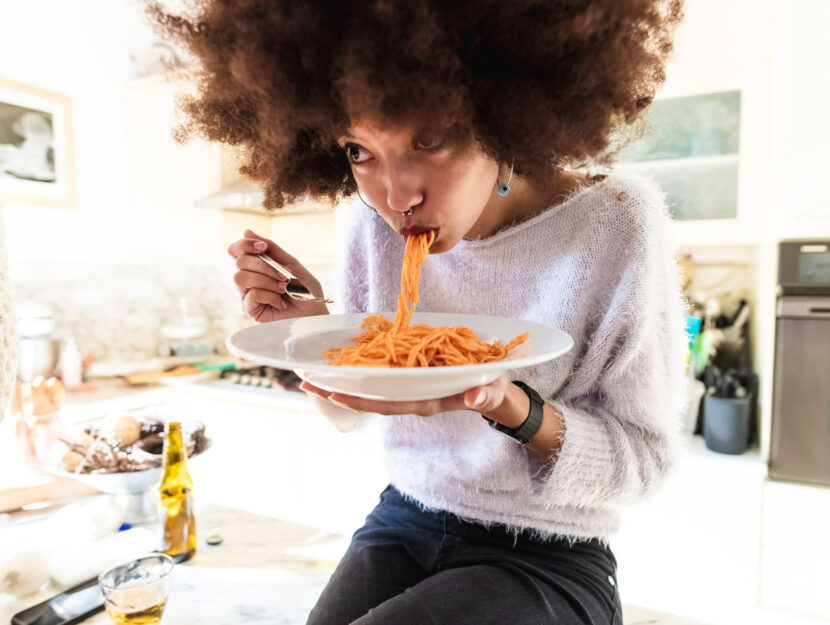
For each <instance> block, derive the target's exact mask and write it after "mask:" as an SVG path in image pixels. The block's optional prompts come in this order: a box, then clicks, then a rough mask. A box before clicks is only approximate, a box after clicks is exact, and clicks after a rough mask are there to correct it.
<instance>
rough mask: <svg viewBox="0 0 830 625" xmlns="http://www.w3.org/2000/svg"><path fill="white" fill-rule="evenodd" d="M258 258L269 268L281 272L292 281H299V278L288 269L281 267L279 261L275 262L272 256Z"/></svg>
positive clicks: (258, 256) (261, 255)
mask: <svg viewBox="0 0 830 625" xmlns="http://www.w3.org/2000/svg"><path fill="white" fill-rule="evenodd" d="M256 257H257V258H259V259H260V260H262V261H264V262H265V264H266V265H268V266H269V267H271V268H273V269H276V270H277V271H279V272H280V273H281V274H282V275H284V276H286V277H287V278H288V279H289V280H290V279H294V280H298V278H297V276H295V275H294V274H293V273H291V272H290V271H289V270H288V268H287V267H283V266H282V265H280V264H279V263H278V262H277V261H275V260H274V259H273V258H271V257H270V256H266V255H265V254H257V255H256Z"/></svg>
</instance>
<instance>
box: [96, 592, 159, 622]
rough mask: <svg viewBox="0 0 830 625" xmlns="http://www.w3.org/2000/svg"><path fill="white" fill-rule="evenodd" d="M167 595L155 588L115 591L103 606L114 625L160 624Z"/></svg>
mask: <svg viewBox="0 0 830 625" xmlns="http://www.w3.org/2000/svg"><path fill="white" fill-rule="evenodd" d="M166 603H167V593H166V592H162V590H161V589H160V588H158V587H156V586H150V587H145V588H125V589H123V590H115V591H113V592H112V593H111V594H110V596H108V597H107V601H106V603H105V606H106V608H107V614H108V615H109V617H110V620H111V621H112V622H113V623H115V625H155V624H156V623H160V622H161V615H162V613H164V606H165V604H166Z"/></svg>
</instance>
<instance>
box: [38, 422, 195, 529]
mask: <svg viewBox="0 0 830 625" xmlns="http://www.w3.org/2000/svg"><path fill="white" fill-rule="evenodd" d="M164 428H165V421H164V420H162V419H160V418H158V417H155V416H152V417H142V416H135V415H124V416H121V417H118V418H111V419H105V420H102V421H101V422H100V423H98V422H96V423H95V424H94V425H88V426H86V427H85V428H84V429H83V430H81V431H79V432H77V433H75V434H74V435H73V436H72V437H71V438H67V439H61V440H60V441H58V443H56V445H55V447H54V448H53V453H52V454H51V460H52V461H51V462H50V471H51V472H52V473H55V474H57V475H62V476H66V477H71V478H73V479H75V480H78V481H79V482H82V483H84V484H86V485H87V486H90V487H92V488H94V489H96V490H100V491H102V492H105V493H112V494H114V495H116V498H117V499H118V502H119V503H120V504H121V505H122V506H123V507H124V508H125V510H126V518H125V521H126V522H128V523H139V522H143V521H148V520H152V519H154V518H155V517H156V514H157V509H158V493H157V492H156V488H157V487H158V485H159V483H160V482H161V478H162V468H161V467H162V464H163V460H164V455H163V450H164ZM182 430H183V434H184V440H185V445H186V446H187V455H188V458H192V457H196V456H198V455H200V454H201V453H203V452H204V451H206V450H207V449H209V448H210V446H211V440H210V439H209V438H207V437H206V436H205V426H204V424H203V423H200V422H198V421H190V422H185V423H183V424H182Z"/></svg>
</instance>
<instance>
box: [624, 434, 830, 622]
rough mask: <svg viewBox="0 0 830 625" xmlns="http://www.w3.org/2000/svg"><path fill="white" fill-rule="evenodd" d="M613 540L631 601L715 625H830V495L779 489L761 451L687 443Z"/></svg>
mask: <svg viewBox="0 0 830 625" xmlns="http://www.w3.org/2000/svg"><path fill="white" fill-rule="evenodd" d="M622 518H623V522H622V527H621V529H620V531H619V532H618V533H617V534H616V535H614V536H612V538H611V548H612V549H613V551H614V553H615V555H616V557H617V561H618V565H619V572H618V577H619V584H620V592H621V594H622V596H623V600H624V601H625V602H627V603H632V604H635V605H645V606H649V607H650V608H654V609H657V610H664V611H667V612H673V613H675V614H678V615H681V616H684V617H687V618H692V619H697V620H700V621H702V622H706V623H710V624H711V625H736V624H744V623H746V624H752V625H779V624H781V623H787V625H819V624H823V623H827V619H830V600H828V598H827V593H826V588H827V587H828V585H830V569H828V567H827V562H828V561H830V534H828V532H827V529H826V528H827V526H828V521H830V488H822V487H815V486H805V485H799V484H790V483H783V482H773V481H770V480H768V479H767V477H766V462H765V461H764V460H763V458H762V456H761V455H760V454H759V453H758V451H757V449H756V450H750V451H749V452H747V453H745V454H742V455H738V456H729V455H724V454H715V453H713V452H710V451H707V450H706V449H705V447H704V444H703V441H702V438H701V437H694V438H693V439H691V440H689V441H687V443H686V445H685V449H684V450H683V452H682V453H681V455H680V457H679V461H678V466H677V468H676V470H675V472H674V474H673V475H672V477H671V478H670V479H669V481H668V482H667V483H666V484H665V485H664V487H663V488H662V489H661V490H660V491H659V492H658V493H656V494H655V495H654V496H653V497H652V498H650V499H648V500H646V501H644V502H642V503H640V504H637V505H634V506H631V507H628V508H625V509H624V511H623V517H622Z"/></svg>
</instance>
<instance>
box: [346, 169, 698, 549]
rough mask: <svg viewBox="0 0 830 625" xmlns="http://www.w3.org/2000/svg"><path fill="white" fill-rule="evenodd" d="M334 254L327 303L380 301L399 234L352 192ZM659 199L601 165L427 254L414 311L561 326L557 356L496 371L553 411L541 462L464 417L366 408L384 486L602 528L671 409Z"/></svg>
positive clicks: (667, 265)
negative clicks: (561, 197) (560, 432)
mask: <svg viewBox="0 0 830 625" xmlns="http://www.w3.org/2000/svg"><path fill="white" fill-rule="evenodd" d="M345 210H348V211H349V213H348V215H347V219H346V223H347V224H348V227H347V228H346V233H345V239H344V240H343V241H342V243H345V245H343V246H342V247H341V250H340V253H339V255H340V258H339V262H338V263H337V267H338V271H339V272H340V273H339V275H338V276H337V278H338V279H337V286H338V289H339V292H338V293H337V300H336V301H337V302H338V303H339V307H338V308H339V310H338V312H366V313H369V312H376V311H381V310H395V309H396V298H397V296H398V290H399V286H400V284H399V281H400V271H401V264H402V262H403V253H404V239H403V238H402V237H401V236H400V235H399V234H398V233H397V232H395V231H394V230H393V229H392V228H390V227H389V226H388V225H387V224H386V223H385V222H384V221H383V220H382V219H381V218H380V217H378V216H377V215H375V214H374V213H373V212H372V211H371V210H369V209H368V208H366V207H365V206H363V205H362V204H361V203H360V202H359V201H358V202H356V203H353V204H350V205H349V206H348V207H345ZM671 239H672V237H671V223H670V219H669V216H668V213H667V210H666V205H665V201H664V197H663V194H662V193H661V191H659V189H658V188H657V187H656V185H655V184H654V183H653V182H651V181H650V180H648V179H645V178H642V177H640V176H637V175H634V174H631V173H613V174H612V175H610V176H609V177H607V178H606V179H605V180H603V181H602V182H600V183H597V184H595V185H593V186H591V187H586V188H583V189H580V190H579V191H577V192H575V193H574V194H572V195H571V196H570V197H569V198H567V199H566V200H565V201H564V202H563V203H561V204H558V205H556V206H554V207H552V208H550V209H548V210H546V211H545V212H543V213H541V214H539V215H537V216H535V217H533V218H532V219H530V220H528V221H524V222H521V223H519V224H515V225H512V226H510V227H508V228H506V229H503V230H501V231H499V232H497V233H496V234H495V235H493V236H490V237H488V238H486V239H477V240H462V241H461V242H460V243H459V244H458V245H457V246H456V247H455V248H453V249H452V250H450V251H448V252H445V253H443V254H434V255H430V256H429V257H427V259H426V261H425V262H424V264H423V267H422V270H421V282H420V292H421V302H420V304H419V305H418V310H420V311H434V312H448V313H477V314H484V315H495V316H501V317H513V318H518V319H527V320H532V321H536V322H540V323H544V324H548V325H551V326H555V327H558V328H562V329H563V330H565V331H566V332H568V333H569V334H570V335H571V336H572V337H573V339H574V348H573V349H572V350H571V351H570V352H569V353H567V354H565V355H564V356H562V357H560V358H557V359H555V360H553V361H551V362H548V363H544V364H541V365H537V366H532V367H526V368H522V369H516V370H513V371H511V372H510V374H509V375H510V377H511V379H521V380H524V381H525V382H527V383H528V384H530V385H531V386H532V387H534V388H535V389H537V390H538V391H539V393H540V394H541V395H542V397H543V398H544V399H545V400H546V401H547V402H549V403H551V404H553V405H554V406H555V407H556V408H557V409H558V410H559V411H560V412H561V414H562V416H563V421H564V426H565V432H564V436H563V439H562V444H561V448H560V451H559V453H558V454H557V456H556V458H554V459H553V460H552V461H550V462H546V461H544V460H542V459H541V458H539V457H538V456H536V455H535V454H533V453H532V452H531V451H529V450H528V449H526V448H524V447H522V446H521V445H520V444H518V443H517V442H515V441H514V440H512V439H510V438H508V437H506V436H504V435H503V434H500V433H498V432H496V431H494V430H493V429H491V428H490V427H488V425H487V423H486V422H485V421H484V420H483V419H482V418H481V416H480V415H479V414H477V413H475V412H473V411H469V410H461V411H453V412H447V413H442V414H438V415H435V416H433V417H431V418H421V417H416V416H412V415H401V416H387V417H382V418H380V417H379V418H380V419H381V423H380V427H381V428H382V430H383V440H384V444H385V449H386V457H387V461H388V469H389V474H390V477H391V481H392V483H393V484H394V485H395V486H396V487H397V488H398V489H399V490H401V491H402V492H403V493H404V494H406V495H408V496H409V497H411V498H413V499H415V500H416V501H418V502H419V503H420V504H422V505H423V506H425V507H428V508H438V509H443V510H449V511H451V512H453V513H455V514H457V515H458V516H460V517H462V518H465V519H469V520H474V521H477V522H481V523H485V524H488V523H500V524H505V525H507V526H509V527H510V528H511V529H512V530H514V531H516V530H530V531H534V532H536V533H537V534H539V535H544V536H550V535H560V536H566V537H568V538H570V539H579V538H591V537H599V538H601V539H603V540H605V539H607V537H608V535H609V534H611V533H613V532H614V531H615V529H616V528H617V526H618V522H619V508H620V506H621V505H622V504H624V503H626V502H631V501H635V500H637V499H639V498H641V497H642V496H644V495H645V494H646V493H647V492H648V491H650V490H652V489H654V487H655V486H657V485H658V484H659V483H660V482H661V481H662V480H663V478H664V477H665V476H666V474H667V472H668V471H669V469H670V467H671V465H672V460H673V456H674V449H675V435H676V416H677V413H678V411H679V410H680V409H681V407H682V402H683V397H682V389H683V388H684V384H683V354H684V342H685V335H684V332H683V321H682V314H683V307H682V298H681V296H680V290H679V286H678V276H677V266H676V264H675V262H674V249H673V245H672V243H671Z"/></svg>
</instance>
